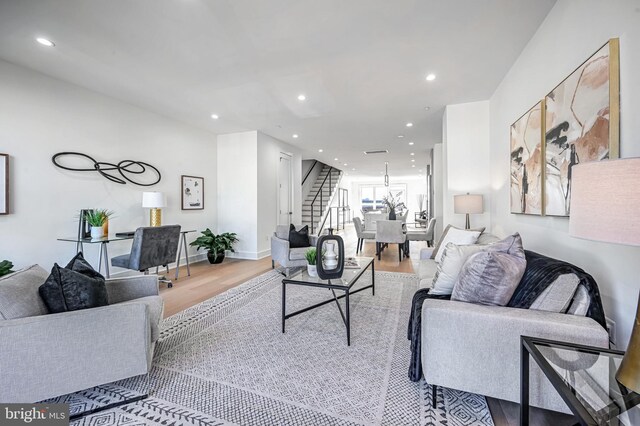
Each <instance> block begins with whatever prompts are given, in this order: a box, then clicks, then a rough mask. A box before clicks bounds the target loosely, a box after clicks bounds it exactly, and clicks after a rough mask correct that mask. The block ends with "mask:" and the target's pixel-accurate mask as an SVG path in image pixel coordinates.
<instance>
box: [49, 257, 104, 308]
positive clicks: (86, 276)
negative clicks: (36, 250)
mask: <svg viewBox="0 0 640 426" xmlns="http://www.w3.org/2000/svg"><path fill="white" fill-rule="evenodd" d="M67 266H68V268H61V267H60V266H59V265H58V264H57V263H56V264H54V266H53V268H52V269H51V274H50V275H49V277H48V278H47V280H46V281H45V282H44V284H42V285H41V286H40V287H39V288H38V292H39V293H40V297H41V298H42V300H43V301H44V303H45V305H46V306H47V308H48V309H49V312H50V313H52V314H55V313H59V312H66V311H76V310H79V309H88V308H96V307H99V306H105V305H108V304H109V300H108V296H107V287H106V285H105V280H104V277H103V276H102V275H100V274H99V273H98V272H96V271H95V270H94V269H93V268H92V267H91V265H90V264H89V263H88V262H87V261H86V260H84V258H83V257H82V253H78V255H76V256H75V257H74V258H73V259H72V260H71V262H69V264H68V265H67Z"/></svg>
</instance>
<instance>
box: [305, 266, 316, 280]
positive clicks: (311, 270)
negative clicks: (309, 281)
mask: <svg viewBox="0 0 640 426" xmlns="http://www.w3.org/2000/svg"><path fill="white" fill-rule="evenodd" d="M307 273H308V274H309V276H310V277H314V278H315V277H317V276H318V267H317V266H316V265H307Z"/></svg>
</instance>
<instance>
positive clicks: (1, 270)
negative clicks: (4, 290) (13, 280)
mask: <svg viewBox="0 0 640 426" xmlns="http://www.w3.org/2000/svg"><path fill="white" fill-rule="evenodd" d="M11 268H13V263H11V262H9V261H8V260H3V261H2V262H0V277H1V276H3V275H8V274H10V273H12V272H13V271H12V270H11Z"/></svg>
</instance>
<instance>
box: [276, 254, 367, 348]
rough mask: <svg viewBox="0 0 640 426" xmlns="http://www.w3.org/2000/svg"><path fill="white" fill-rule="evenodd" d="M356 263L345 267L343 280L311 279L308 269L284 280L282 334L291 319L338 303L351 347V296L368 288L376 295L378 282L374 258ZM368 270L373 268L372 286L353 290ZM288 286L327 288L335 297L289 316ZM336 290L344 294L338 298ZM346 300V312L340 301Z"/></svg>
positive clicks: (359, 259)
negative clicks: (353, 265)
mask: <svg viewBox="0 0 640 426" xmlns="http://www.w3.org/2000/svg"><path fill="white" fill-rule="evenodd" d="M355 259H356V261H357V262H358V266H357V267H347V266H345V268H344V272H343V273H342V277H341V278H336V279H333V280H321V279H320V278H318V277H311V276H309V273H308V272H307V269H306V268H305V269H303V270H301V271H299V272H296V273H295V274H293V275H292V276H290V277H287V278H285V279H283V280H282V332H283V333H284V332H285V325H284V323H285V321H286V320H287V319H289V318H291V317H294V316H296V315H300V314H302V313H305V312H307V311H310V310H311V309H315V308H319V307H320V306H323V305H326V304H327V303H331V302H334V301H335V302H336V305H337V306H338V310H339V311H340V316H342V321H343V322H344V325H345V326H346V327H347V346H351V314H350V311H349V295H351V294H354V293H358V292H360V291H362V290H366V289H368V288H370V289H371V294H372V295H375V294H376V287H375V286H376V280H375V268H374V265H373V257H356V258H355ZM368 268H371V284H369V285H367V286H364V287H361V288H359V289H357V290H352V287H353V286H354V285H355V283H356V282H357V281H358V279H359V278H360V277H361V276H362V274H364V271H366V270H367V269H368ZM287 284H289V285H301V286H307V287H320V288H326V289H328V290H330V291H331V294H332V295H333V298H332V299H329V300H325V301H324V302H320V303H316V304H315V305H312V306H308V307H306V308H304V309H300V310H298V311H296V312H292V313H290V314H287V303H286V300H287ZM336 290H338V291H343V292H344V294H342V295H340V296H337V295H336ZM342 298H344V299H345V310H344V312H343V311H342V306H340V303H339V302H338V300H340V299H342Z"/></svg>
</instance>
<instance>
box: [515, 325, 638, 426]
mask: <svg viewBox="0 0 640 426" xmlns="http://www.w3.org/2000/svg"><path fill="white" fill-rule="evenodd" d="M520 343H521V347H520V355H521V356H520V425H521V426H528V425H529V359H530V358H533V360H534V361H535V362H536V364H538V366H539V367H540V369H541V370H542V372H543V373H544V375H545V376H546V377H547V378H548V379H549V381H550V382H551V384H552V385H553V387H554V388H555V389H556V391H558V393H559V394H560V396H561V397H562V399H563V401H564V402H565V403H566V404H567V406H568V407H569V409H570V410H571V412H572V413H573V414H574V415H575V416H576V418H577V420H578V423H576V424H578V425H583V426H595V425H625V426H631V425H638V424H640V406H638V404H640V395H638V394H637V393H635V392H633V391H630V390H629V389H627V388H626V387H624V386H623V385H622V384H620V383H619V382H618V381H617V380H616V378H615V374H616V371H618V368H619V367H620V363H621V362H622V357H623V356H624V352H621V351H615V350H610V349H603V348H596V347H593V346H584V345H577V344H573V343H564V342H558V341H555V340H547V339H538V338H535V337H527V336H522V337H521V338H520Z"/></svg>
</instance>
